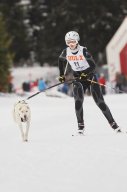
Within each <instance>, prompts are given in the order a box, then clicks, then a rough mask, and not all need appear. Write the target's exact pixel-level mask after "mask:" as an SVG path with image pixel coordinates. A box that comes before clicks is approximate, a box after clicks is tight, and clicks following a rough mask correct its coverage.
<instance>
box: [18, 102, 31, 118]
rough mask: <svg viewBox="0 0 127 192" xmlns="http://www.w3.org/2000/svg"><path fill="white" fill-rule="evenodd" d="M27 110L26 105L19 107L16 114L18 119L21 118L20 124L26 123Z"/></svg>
mask: <svg viewBox="0 0 127 192" xmlns="http://www.w3.org/2000/svg"><path fill="white" fill-rule="evenodd" d="M29 110H30V109H29V107H28V105H20V107H19V110H18V114H19V117H20V118H21V121H22V122H26V121H27V120H28V117H29Z"/></svg>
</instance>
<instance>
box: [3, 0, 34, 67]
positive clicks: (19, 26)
mask: <svg viewBox="0 0 127 192" xmlns="http://www.w3.org/2000/svg"><path fill="white" fill-rule="evenodd" d="M20 2H21V0H13V1H10V0H6V1H4V0H3V1H2V2H0V11H1V12H2V14H3V15H4V18H5V20H6V26H7V30H8V33H9V34H10V35H11V36H12V45H11V50H12V51H13V52H15V56H14V63H16V65H18V64H19V63H20V61H22V62H25V61H26V60H27V59H29V58H30V51H31V41H32V40H30V36H29V29H28V24H27V22H29V21H28V20H27V16H26V15H27V9H25V7H24V5H22V4H20ZM22 62H21V64H22Z"/></svg>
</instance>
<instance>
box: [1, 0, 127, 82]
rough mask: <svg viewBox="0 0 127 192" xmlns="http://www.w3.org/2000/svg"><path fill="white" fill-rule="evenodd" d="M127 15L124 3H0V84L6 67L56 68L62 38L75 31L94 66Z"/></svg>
mask: <svg viewBox="0 0 127 192" xmlns="http://www.w3.org/2000/svg"><path fill="white" fill-rule="evenodd" d="M126 15H127V0H0V75H1V76H3V78H0V84H3V85H4V84H6V82H5V81H8V78H7V77H8V75H9V68H10V66H12V65H13V66H23V65H24V64H26V65H28V66H32V65H34V63H38V64H39V65H41V66H43V65H44V64H45V63H48V64H49V65H50V66H56V65H57V60H58V56H59V54H60V53H61V51H62V50H63V49H64V48H65V41H64V36H65V34H66V33H67V32H68V31H71V30H76V31H77V32H79V34H80V38H81V41H80V44H81V45H82V46H86V47H87V48H88V50H89V51H90V52H91V53H92V54H93V57H94V59H95V61H96V63H97V65H98V66H101V65H102V64H105V63H106V56H105V47H106V45H107V43H108V42H109V40H110V39H111V38H112V36H113V34H114V33H115V32H116V30H117V29H118V28H119V26H120V24H121V23H122V21H123V19H124V18H125V16H126Z"/></svg>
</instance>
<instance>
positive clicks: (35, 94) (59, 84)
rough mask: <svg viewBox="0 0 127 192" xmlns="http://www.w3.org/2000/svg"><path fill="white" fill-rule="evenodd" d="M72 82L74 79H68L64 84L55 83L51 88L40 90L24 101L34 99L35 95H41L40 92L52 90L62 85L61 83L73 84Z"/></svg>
mask: <svg viewBox="0 0 127 192" xmlns="http://www.w3.org/2000/svg"><path fill="white" fill-rule="evenodd" d="M74 80H75V79H69V80H67V81H65V82H60V83H57V84H55V85H52V86H50V87H48V88H45V89H44V90H42V91H38V92H36V93H35V94H33V95H31V96H29V97H28V98H27V99H26V100H29V99H31V98H32V97H35V96H36V95H38V94H40V93H42V92H45V91H47V90H49V89H51V88H53V87H57V86H59V85H62V84H63V83H68V82H70V81H71V83H73V81H74ZM71 83H69V84H71Z"/></svg>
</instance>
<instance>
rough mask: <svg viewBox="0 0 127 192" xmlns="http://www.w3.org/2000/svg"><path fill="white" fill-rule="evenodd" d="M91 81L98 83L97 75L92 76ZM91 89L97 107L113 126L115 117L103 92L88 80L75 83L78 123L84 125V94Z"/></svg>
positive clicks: (74, 92) (74, 91)
mask: <svg viewBox="0 0 127 192" xmlns="http://www.w3.org/2000/svg"><path fill="white" fill-rule="evenodd" d="M90 80H93V81H96V82H97V77H96V75H95V74H94V75H92V77H90ZM88 88H90V90H91V95H92V97H93V99H94V101H95V103H96V104H97V106H98V107H99V108H100V109H101V111H102V113H103V114H104V116H105V117H106V119H107V120H108V122H109V124H112V123H113V122H114V119H113V116H112V114H111V112H110V109H109V108H108V106H107V105H106V103H105V101H104V98H103V95H102V91H101V89H100V86H99V85H98V84H95V83H91V82H89V81H87V80H85V81H79V80H76V81H75V82H74V83H73V94H74V99H75V112H76V116H77V122H78V123H83V122H84V119H83V100H84V93H85V91H86V89H88Z"/></svg>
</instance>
